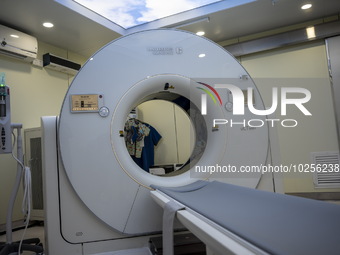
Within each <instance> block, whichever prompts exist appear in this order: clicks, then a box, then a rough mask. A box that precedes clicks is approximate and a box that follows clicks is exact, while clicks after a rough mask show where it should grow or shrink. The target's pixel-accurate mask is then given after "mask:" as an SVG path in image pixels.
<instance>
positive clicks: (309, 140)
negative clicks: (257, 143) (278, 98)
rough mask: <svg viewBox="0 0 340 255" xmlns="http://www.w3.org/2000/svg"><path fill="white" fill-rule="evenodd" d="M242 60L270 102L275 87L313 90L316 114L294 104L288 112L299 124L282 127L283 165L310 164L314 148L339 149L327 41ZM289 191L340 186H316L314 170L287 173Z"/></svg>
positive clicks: (311, 103)
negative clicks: (310, 114)
mask: <svg viewBox="0 0 340 255" xmlns="http://www.w3.org/2000/svg"><path fill="white" fill-rule="evenodd" d="M240 62H241V64H242V65H243V66H244V67H245V68H246V70H247V71H248V72H249V73H250V75H251V76H252V78H254V80H255V82H256V84H257V86H258V88H259V90H260V92H261V94H262V95H263V99H264V101H265V104H266V106H271V91H272V87H303V88H306V89H308V90H309V91H310V92H311V96H312V98H311V100H310V101H309V102H308V103H306V104H305V106H306V108H307V109H308V110H309V111H310V112H311V113H312V116H304V115H303V114H302V113H301V112H300V110H298V109H297V108H294V107H290V108H288V109H287V116H280V114H277V116H276V117H277V118H280V119H289V118H292V119H296V120H297V121H298V126H297V127H295V128H284V127H282V126H279V127H278V130H277V131H278V140H279V150H280V158H281V163H282V165H290V164H296V165H297V164H310V163H312V162H311V158H310V153H311V152H319V151H338V150H339V149H338V143H337V133H336V123H335V117H334V108H333V100H332V94H331V84H330V81H329V75H328V68H327V57H326V49H325V45H324V42H323V41H315V42H310V43H307V44H303V45H297V46H291V47H287V48H283V49H277V50H273V51H269V52H264V53H258V54H253V55H250V56H246V57H242V58H241V60H240ZM284 191H285V192H316V191H318V192H323V191H340V189H333V190H331V189H315V188H314V185H313V180H312V174H311V173H305V174H291V175H285V177H284Z"/></svg>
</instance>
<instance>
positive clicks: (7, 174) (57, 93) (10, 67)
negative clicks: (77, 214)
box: [0, 42, 85, 224]
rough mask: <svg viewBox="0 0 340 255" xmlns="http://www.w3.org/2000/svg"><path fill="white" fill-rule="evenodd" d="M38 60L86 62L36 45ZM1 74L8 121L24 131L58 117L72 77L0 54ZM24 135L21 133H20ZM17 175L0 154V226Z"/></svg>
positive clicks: (10, 160)
mask: <svg viewBox="0 0 340 255" xmlns="http://www.w3.org/2000/svg"><path fill="white" fill-rule="evenodd" d="M38 47H39V52H38V53H39V54H38V59H42V55H43V54H44V53H52V54H55V55H57V56H60V57H63V58H69V59H70V60H72V61H74V62H77V63H80V64H83V63H84V62H85V59H84V58H83V57H81V56H77V55H76V54H72V53H70V52H68V51H66V50H63V49H59V48H56V47H53V46H51V45H47V44H45V43H43V42H39V44H38ZM0 72H4V73H5V74H6V84H7V85H8V86H10V92H11V121H12V123H22V124H23V128H24V129H26V128H32V127H39V126H40V117H41V116H48V115H59V111H60V108H61V104H62V101H63V99H64V96H65V93H66V91H67V89H68V86H69V84H70V82H71V80H72V79H73V77H72V76H70V75H67V74H64V73H60V72H57V71H54V70H50V69H47V68H41V67H36V66H33V65H31V64H29V63H26V62H22V61H20V60H16V59H12V58H9V57H5V56H1V55H0ZM22 135H23V132H22ZM15 176H16V162H15V161H14V159H13V158H12V156H11V155H9V154H5V155H0V224H5V222H6V214H7V212H6V210H7V204H8V200H9V197H10V193H11V190H12V187H13V184H14V180H15ZM21 201H22V194H21V192H20V193H19V196H18V199H17V200H16V205H15V210H14V215H13V220H18V219H21V218H22V214H21V208H20V207H21Z"/></svg>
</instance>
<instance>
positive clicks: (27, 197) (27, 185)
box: [12, 131, 32, 254]
mask: <svg viewBox="0 0 340 255" xmlns="http://www.w3.org/2000/svg"><path fill="white" fill-rule="evenodd" d="M12 135H13V148H14V147H15V143H16V136H15V134H14V131H13V132H12ZM12 156H13V158H14V159H15V160H16V161H17V163H18V164H19V165H20V166H21V168H22V170H23V183H24V196H23V200H22V208H21V210H22V213H23V214H24V215H25V216H26V219H25V229H24V232H23V234H22V237H21V239H20V244H19V249H18V254H20V250H21V246H22V243H23V241H24V237H25V234H26V230H27V228H28V225H29V221H30V217H31V199H32V194H31V192H32V189H31V186H32V180H31V169H30V168H29V167H25V166H24V163H23V162H22V161H20V159H18V158H17V157H16V156H15V155H14V152H13V151H12Z"/></svg>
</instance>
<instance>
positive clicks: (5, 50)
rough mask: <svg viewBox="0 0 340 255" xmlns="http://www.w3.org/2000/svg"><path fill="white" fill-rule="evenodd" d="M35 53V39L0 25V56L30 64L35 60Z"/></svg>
mask: <svg viewBox="0 0 340 255" xmlns="http://www.w3.org/2000/svg"><path fill="white" fill-rule="evenodd" d="M37 53H38V42H37V39H36V38H35V37H33V36H30V35H28V34H25V33H22V32H20V31H18V30H15V29H12V28H9V27H5V26H3V25H0V54H2V55H6V56H10V57H14V58H17V59H22V60H25V61H27V62H32V61H33V60H34V59H35V58H37Z"/></svg>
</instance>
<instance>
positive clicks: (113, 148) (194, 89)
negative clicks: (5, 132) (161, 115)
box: [42, 29, 268, 255]
mask: <svg viewBox="0 0 340 255" xmlns="http://www.w3.org/2000/svg"><path fill="white" fill-rule="evenodd" d="M216 84H233V85H235V86H238V87H239V88H241V89H242V90H245V89H247V88H249V87H250V88H253V91H254V100H253V104H254V107H255V108H256V109H264V105H263V102H262V99H261V96H260V94H259V91H258V90H257V88H256V86H255V84H254V82H253V81H252V79H251V78H250V77H249V75H248V74H247V72H246V71H245V69H244V68H243V67H242V66H241V65H240V64H239V62H238V61H237V60H236V59H234V58H233V57H232V56H231V55H230V54H229V53H228V52H226V51H225V50H224V49H223V48H221V47H219V46H218V45H216V44H214V43H212V42H211V41H209V40H208V39H206V38H203V37H199V36H196V35H193V34H191V33H187V32H183V31H177V30H168V29H161V30H150V31H143V32H138V33H134V34H130V35H127V36H125V37H121V38H119V39H117V40H115V41H113V42H111V43H109V44H108V45H107V46H105V47H103V48H102V49H101V50H99V51H98V52H97V53H96V54H94V55H93V56H92V58H91V59H90V60H88V61H87V63H86V64H85V65H84V66H83V67H82V69H81V70H80V72H79V73H78V74H77V76H76V77H75V79H74V80H73V82H72V84H71V86H70V87H69V90H68V92H67V94H66V97H65V100H64V102H63V106H62V109H61V113H60V116H59V117H43V118H42V128H43V158H44V160H43V166H44V169H45V172H44V180H45V184H44V185H45V186H44V187H45V188H44V191H45V217H46V219H45V228H46V243H47V246H46V247H47V248H46V254H50V255H54V254H149V253H142V252H143V251H146V248H145V247H147V245H148V241H149V239H150V236H157V235H160V234H161V231H162V215H163V210H162V208H161V207H160V206H159V205H158V204H157V203H159V204H161V205H162V206H164V203H165V202H164V201H166V200H169V199H170V198H169V197H168V195H166V194H164V193H163V192H162V191H160V192H159V193H158V194H154V193H153V195H150V193H152V192H155V191H154V189H157V188H155V187H163V188H170V189H171V188H176V187H181V186H191V185H196V184H195V183H197V181H199V180H203V182H210V181H213V180H218V181H219V182H223V183H234V184H238V185H241V186H245V187H248V188H252V189H253V188H256V187H257V186H258V184H259V182H260V179H261V173H253V174H249V173H247V174H244V175H238V174H231V173H220V174H211V173H209V172H201V173H197V171H195V169H196V168H195V166H209V165H216V164H218V165H220V166H226V165H232V166H235V167H240V166H241V165H261V164H262V165H264V164H265V163H266V160H267V155H268V127H267V126H266V125H264V126H263V127H261V128H252V129H247V128H242V127H240V124H238V125H234V126H230V125H229V126H228V125H218V126H217V125H215V126H214V125H213V122H214V120H216V119H223V120H230V119H233V121H234V122H235V123H243V122H244V120H248V119H251V118H254V116H253V114H252V113H250V112H249V111H248V110H247V107H246V108H245V114H244V115H242V116H238V115H233V114H232V110H231V109H230V106H232V104H233V101H232V97H231V94H230V93H229V91H228V90H226V89H221V88H218V86H216V88H214V86H215V85H216ZM204 94H206V95H208V96H205V97H204V96H202V95H204ZM202 98H205V100H206V101H205V102H206V110H207V112H206V114H202V113H201V110H202V109H201V108H202V100H203V99H202ZM153 99H162V100H168V101H171V102H177V103H178V102H180V101H182V102H183V100H184V101H185V102H186V105H187V107H183V104H179V105H180V106H181V107H183V108H184V110H185V111H186V112H187V114H188V116H189V118H190V120H191V123H192V124H193V127H194V130H195V134H194V137H195V138H194V139H193V141H192V145H193V152H192V155H191V157H190V159H189V160H188V162H187V164H186V165H185V166H184V167H183V169H182V170H181V172H180V173H181V174H178V175H175V176H168V177H167V176H156V175H151V174H149V173H147V172H145V171H143V170H142V169H141V168H139V167H138V166H137V165H136V164H135V163H134V162H133V161H132V160H131V157H130V155H129V154H128V151H127V149H126V145H125V141H124V135H123V131H124V124H125V122H126V119H127V116H128V114H129V112H130V111H131V110H132V109H134V108H135V107H136V106H138V105H139V104H141V103H143V102H145V101H149V100H153ZM188 103H189V107H188ZM256 119H262V120H265V116H256ZM151 186H152V187H151ZM155 200H156V201H157V203H156V202H155ZM170 200H171V199H170ZM162 201H163V202H162ZM195 217H197V215H196V216H195ZM190 222H192V221H190ZM182 224H184V226H183V225H182ZM190 224H192V223H190ZM190 224H189V225H190ZM197 224H198V225H199V223H197ZM202 224H207V223H202ZM189 225H185V223H184V221H181V223H179V222H176V224H175V229H177V230H182V229H184V228H188V229H190V230H192V231H194V230H195V227H190V226H189ZM194 225H195V224H194ZM213 225H215V224H210V226H213ZM202 229H208V227H203V228H202V227H201V230H202ZM216 229H217V230H218V228H215V230H212V231H217V230H216ZM222 232H223V231H222ZM222 232H221V231H220V230H219V234H217V233H215V232H212V233H213V234H210V237H209V238H208V239H204V236H206V235H205V234H203V235H201V234H199V233H195V234H197V235H198V236H199V237H201V238H202V239H203V240H204V242H205V243H206V244H207V245H208V246H209V251H211V253H214V252H215V253H216V254H227V253H226V251H228V252H231V253H232V252H233V253H237V251H238V253H239V254H246V253H244V252H245V251H246V252H247V253H249V254H267V253H266V252H264V251H261V249H255V248H251V249H248V248H247V249H246V250H244V248H243V246H242V245H240V241H239V240H238V241H235V240H234V239H230V238H229V237H228V240H229V241H227V239H222V240H224V241H222V243H223V245H222V246H223V247H224V248H225V249H226V250H223V249H224V248H223V247H222V248H216V247H219V246H220V245H221V241H217V242H216V240H215V241H214V240H212V239H214V236H220V235H221V233H222ZM222 235H223V234H222ZM208 236H209V235H208ZM209 240H210V241H211V242H210V241H209ZM227 244H228V245H229V247H235V246H236V248H235V249H234V250H232V249H230V248H226V246H228V245H227ZM241 246H242V247H241ZM252 246H253V245H252ZM214 247H215V248H214ZM249 247H250V246H249ZM124 251H126V253H124ZM138 252H141V253H138ZM168 254H169V253H168Z"/></svg>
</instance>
